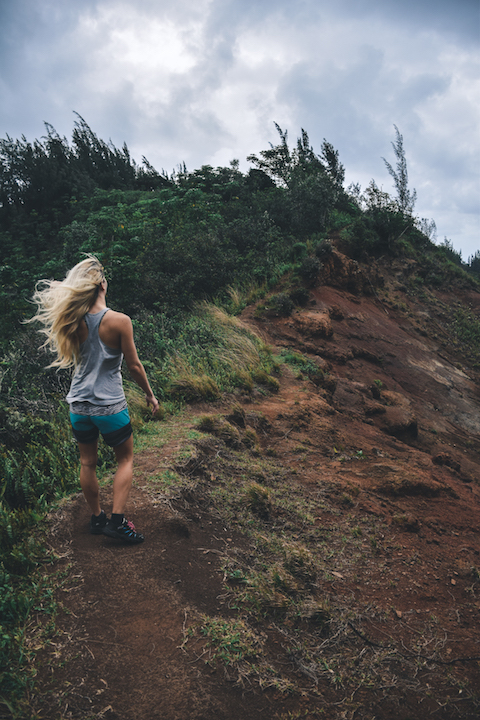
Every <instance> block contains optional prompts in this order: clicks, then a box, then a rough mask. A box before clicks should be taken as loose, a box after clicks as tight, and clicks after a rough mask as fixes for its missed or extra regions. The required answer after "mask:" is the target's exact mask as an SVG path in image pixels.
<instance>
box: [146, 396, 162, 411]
mask: <svg viewBox="0 0 480 720" xmlns="http://www.w3.org/2000/svg"><path fill="white" fill-rule="evenodd" d="M145 400H146V401H147V405H151V406H152V415H155V413H156V412H157V410H158V407H159V405H158V400H157V398H156V397H155V395H145Z"/></svg>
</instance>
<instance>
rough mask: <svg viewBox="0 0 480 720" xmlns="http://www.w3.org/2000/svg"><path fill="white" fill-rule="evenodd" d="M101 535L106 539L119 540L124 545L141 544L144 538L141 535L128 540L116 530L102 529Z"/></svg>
mask: <svg viewBox="0 0 480 720" xmlns="http://www.w3.org/2000/svg"><path fill="white" fill-rule="evenodd" d="M102 532H103V534H104V535H106V536H107V537H111V538H114V539H115V540H121V541H122V542H124V543H128V544H129V545H138V544H139V543H142V542H143V541H144V540H145V538H144V537H143V535H139V534H138V533H137V534H136V537H135V538H129V537H127V536H126V535H121V534H120V533H119V532H117V531H116V530H111V529H110V528H107V527H104V528H103V531H102Z"/></svg>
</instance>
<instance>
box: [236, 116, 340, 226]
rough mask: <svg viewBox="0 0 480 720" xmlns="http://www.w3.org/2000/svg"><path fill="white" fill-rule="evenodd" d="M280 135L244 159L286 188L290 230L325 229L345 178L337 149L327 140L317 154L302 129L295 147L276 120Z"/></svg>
mask: <svg viewBox="0 0 480 720" xmlns="http://www.w3.org/2000/svg"><path fill="white" fill-rule="evenodd" d="M275 127H276V129H277V132H278V134H279V136H280V142H279V143H278V144H277V145H272V144H271V143H270V148H269V149H268V150H262V151H261V152H260V153H259V155H258V156H257V155H249V156H248V158H247V160H249V161H250V162H252V163H253V164H254V165H255V166H256V167H257V168H258V170H261V171H262V172H264V173H265V174H266V175H268V176H269V177H270V178H271V179H272V180H273V181H274V182H276V183H278V185H279V186H280V187H282V188H285V190H286V200H287V205H288V209H289V215H290V221H291V223H292V229H293V230H294V231H295V232H297V233H299V234H300V235H308V234H311V233H315V232H321V231H322V230H324V229H325V226H326V224H327V219H328V216H329V213H330V212H331V210H332V209H333V207H334V205H335V203H336V202H337V200H338V198H339V196H340V194H341V192H342V184H343V180H344V177H345V170H344V168H343V165H342V164H341V163H340V161H339V158H338V152H337V151H336V150H335V149H334V148H333V146H332V145H331V144H330V143H327V141H326V140H324V141H323V145H322V150H321V153H320V154H317V153H316V152H315V151H314V149H313V147H312V146H311V144H310V139H309V137H308V133H307V132H306V130H304V129H303V128H302V131H301V135H300V137H299V138H297V145H296V147H295V148H294V149H293V150H291V149H290V147H289V145H288V133H287V131H286V130H285V131H284V130H282V128H281V127H280V126H279V125H278V124H277V123H275Z"/></svg>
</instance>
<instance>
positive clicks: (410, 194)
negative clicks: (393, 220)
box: [382, 125, 417, 215]
mask: <svg viewBox="0 0 480 720" xmlns="http://www.w3.org/2000/svg"><path fill="white" fill-rule="evenodd" d="M393 127H394V128H395V133H396V140H395V142H392V147H393V152H394V153H395V157H396V158H397V165H396V169H394V168H393V166H392V165H391V164H390V163H389V162H388V160H385V158H382V160H383V162H384V163H385V165H386V167H387V170H388V172H389V173H390V175H391V176H392V178H393V182H394V184H395V188H396V190H397V204H398V209H399V210H400V212H402V213H404V214H405V215H412V214H413V208H414V207H415V203H416V201H417V191H416V190H409V189H408V172H407V159H406V157H405V150H404V147H403V136H402V135H401V134H400V131H399V129H398V127H397V126H396V125H394V126H393Z"/></svg>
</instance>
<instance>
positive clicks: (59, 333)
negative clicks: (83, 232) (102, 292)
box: [27, 255, 105, 368]
mask: <svg viewBox="0 0 480 720" xmlns="http://www.w3.org/2000/svg"><path fill="white" fill-rule="evenodd" d="M104 280H105V275H104V271H103V267H102V265H101V263H100V261H99V260H97V258H96V257H94V256H93V255H89V256H88V257H87V258H86V259H85V260H82V262H79V263H78V264H77V265H75V267H73V268H72V269H71V270H70V271H69V272H68V273H67V276H66V278H65V280H63V281H62V282H59V281H58V280H39V282H38V283H37V284H36V287H35V293H34V295H33V302H34V303H36V305H37V312H36V314H35V315H34V316H33V317H32V318H30V319H29V320H27V322H34V321H38V322H40V323H41V324H42V325H43V327H42V328H41V329H40V332H41V333H42V334H43V335H46V340H45V342H44V343H43V345H42V347H46V348H48V349H49V350H51V351H52V352H53V353H54V354H55V355H56V358H55V360H54V361H53V362H52V363H50V365H48V367H57V368H69V367H72V366H76V365H77V364H78V362H79V360H80V343H79V340H78V334H77V330H78V327H79V325H80V322H81V321H82V318H83V317H84V315H86V314H87V313H88V311H89V310H90V308H91V307H92V305H93V304H94V303H95V301H96V299H97V296H98V291H99V288H100V285H101V283H102V282H103V281H104Z"/></svg>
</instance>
